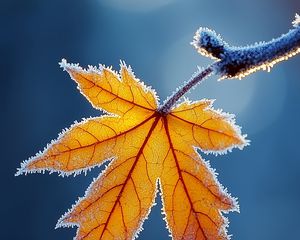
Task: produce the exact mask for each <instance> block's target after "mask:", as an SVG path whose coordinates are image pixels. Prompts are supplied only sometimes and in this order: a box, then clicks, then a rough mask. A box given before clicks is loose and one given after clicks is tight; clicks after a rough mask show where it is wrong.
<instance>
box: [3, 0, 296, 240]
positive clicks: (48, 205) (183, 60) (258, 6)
mask: <svg viewBox="0 0 300 240" xmlns="http://www.w3.org/2000/svg"><path fill="white" fill-rule="evenodd" d="M0 4H1V7H0V13H1V15H0V16H1V17H0V27H1V28H0V51H1V54H0V67H1V78H0V80H1V87H0V96H1V101H0V102H1V165H0V166H1V174H0V183H1V198H0V206H1V207H0V226H1V239H13V240H15V239H29V240H36V239H45V240H48V239H49V240H50V239H51V240H53V239H72V237H73V236H74V235H75V231H76V229H75V228H73V229H58V230H54V226H55V224H56V221H57V219H58V218H59V217H60V216H61V215H62V214H63V213H64V212H65V211H66V210H67V209H68V208H70V207H71V205H72V204H73V203H74V201H75V200H76V199H77V197H79V196H82V195H83V194H84V191H85V189H86V188H87V187H88V185H89V183H90V182H91V180H92V177H95V176H97V174H98V173H99V171H100V170H99V168H98V169H94V170H93V171H92V172H91V173H90V174H88V176H84V175H80V176H77V177H76V178H73V177H69V178H60V177H58V176H57V175H56V174H52V175H48V174H45V175H41V174H32V175H29V176H27V177H25V176H21V177H14V173H15V171H16V168H17V167H19V163H20V162H21V161H23V160H25V159H27V158H28V157H30V156H31V155H34V154H35V153H36V152H37V151H39V150H42V149H43V147H44V146H45V145H46V144H47V143H48V142H50V140H51V139H54V138H56V137H57V134H58V133H59V132H60V131H61V130H62V129H63V128H65V127H68V126H70V125H71V124H72V123H73V121H74V120H80V119H81V118H82V117H88V116H96V115H97V114H98V112H97V111H95V110H94V109H92V107H91V106H90V104H89V103H88V102H87V101H86V99H85V98H84V97H83V96H81V95H80V94H79V92H78V91H77V89H76V86H75V83H74V82H73V81H71V80H70V78H69V77H68V76H67V74H66V73H65V72H63V71H62V70H61V69H59V67H58V64H57V63H58V62H59V61H60V60H61V58H63V57H64V58H66V59H67V60H68V61H70V62H75V63H77V62H79V63H80V64H81V65H82V66H87V65H88V64H92V65H97V64H98V63H103V64H106V65H112V66H113V67H114V68H115V69H118V68H119V59H122V60H125V61H126V62H127V63H128V64H130V65H131V66H132V67H133V70H134V71H135V73H136V75H137V76H138V77H139V78H141V79H142V80H143V81H144V82H145V83H146V84H149V85H152V86H153V87H154V88H155V89H156V90H157V92H158V94H159V95H160V98H161V99H165V98H166V97H167V96H168V95H169V94H170V93H171V92H172V91H173V90H174V89H175V88H176V87H177V86H179V85H181V84H182V83H183V81H184V80H188V79H189V77H190V76H191V75H192V73H193V72H194V71H195V70H196V69H197V68H196V67H197V65H199V66H206V65H207V64H209V63H211V60H210V59H206V58H204V57H202V56H200V55H199V54H197V52H196V51H195V50H194V49H193V47H192V46H190V44H189V42H190V41H191V40H192V37H193V35H194V32H195V31H196V30H197V28H198V27H200V26H204V27H210V28H212V29H214V30H216V31H217V33H220V34H221V35H222V36H223V37H224V39H225V40H226V41H227V42H229V43H231V44H233V45H245V44H251V43H254V42H255V41H261V40H270V39H272V38H273V37H277V36H279V35H280V34H282V33H284V32H286V31H287V30H288V29H289V28H290V27H291V21H292V20H293V18H294V15H295V13H296V12H298V13H299V12H300V1H298V0H265V1H261V0H251V1H240V0H227V1H216V0H190V1H187V0H148V1H146V0H104V1H101V0H98V1H96V0H85V1H79V0H72V1H71V0H70V1H69V0H65V1H62V0H51V1H42V0H26V1H16V0H15V1H14V0H7V1H3V0H1V1H0ZM299 64H300V56H296V57H294V58H292V59H290V60H289V61H287V62H283V63H280V64H278V65H276V66H275V67H274V69H272V71H271V72H270V73H267V72H262V71H261V72H258V73H255V74H253V75H251V76H249V77H247V78H245V79H243V80H242V81H238V80H228V81H222V82H217V81H216V80H217V78H216V77H215V76H213V77H210V78H209V79H208V80H206V81H205V82H204V83H202V84H201V85H199V86H198V87H197V88H196V89H195V90H193V91H192V93H191V94H189V97H190V98H191V99H194V100H196V99H201V98H215V99H217V100H216V102H215V107H216V108H223V109H224V111H227V112H231V113H235V114H236V118H237V123H238V124H239V125H241V126H242V127H243V132H244V133H248V139H250V140H251V141H252V143H251V146H248V147H246V148H245V149H244V150H243V151H240V150H234V151H233V152H232V153H230V154H227V155H224V156H218V157H214V156H213V155H209V156H204V157H205V158H206V159H207V160H210V161H211V165H212V166H213V167H214V168H216V169H217V172H218V173H219V177H218V178H219V180H220V182H221V183H222V184H223V185H224V186H225V187H227V188H228V190H229V192H231V193H232V195H233V196H236V197H238V198H239V203H240V210H241V213H240V214H238V213H230V214H228V215H226V216H227V217H229V220H230V222H231V223H230V227H229V233H230V234H233V239H242V240H248V239H249V240H250V239H256V240H260V239H274V240H275V239H299V228H300V220H299V215H300V204H299V203H300V184H299V183H300V180H299V179H300V157H299V136H300V128H299V123H300V107H299V103H300V94H299V91H300V79H299V75H300V68H299V66H300V65H299ZM202 155H203V154H202ZM157 202H158V205H156V206H155V207H154V208H153V209H152V212H151V214H150V217H149V218H150V219H148V220H147V221H146V222H145V223H144V229H145V230H144V231H143V232H142V233H141V234H140V237H139V239H168V232H167V230H166V228H165V223H164V222H163V220H162V217H161V215H160V211H161V210H160V209H161V203H160V200H159V197H157Z"/></svg>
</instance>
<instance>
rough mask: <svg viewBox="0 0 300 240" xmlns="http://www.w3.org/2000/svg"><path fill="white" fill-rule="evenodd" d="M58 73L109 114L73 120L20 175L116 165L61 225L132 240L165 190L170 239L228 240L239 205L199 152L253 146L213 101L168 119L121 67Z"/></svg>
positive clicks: (179, 109) (183, 107) (187, 106)
mask: <svg viewBox="0 0 300 240" xmlns="http://www.w3.org/2000/svg"><path fill="white" fill-rule="evenodd" d="M61 66H62V67H63V68H64V69H65V70H66V71H67V72H68V73H69V74H70V76H71V77H72V79H73V80H74V81H75V82H77V84H78V88H79V89H80V91H81V93H82V94H83V95H84V96H85V97H86V98H87V99H88V100H89V101H90V102H91V104H92V105H93V106H94V107H95V108H97V109H102V110H105V111H106V112H108V114H106V115H104V116H101V117H95V118H89V119H85V120H83V121H82V122H80V123H75V124H74V125H73V126H71V128H70V129H69V130H66V131H64V132H63V133H61V134H60V136H59V138H58V139H57V140H55V141H53V142H52V143H51V144H50V145H49V146H48V147H47V148H46V149H45V150H44V151H43V152H42V153H39V154H37V155H36V156H35V157H32V158H31V159H29V160H28V161H25V162H24V163H22V164H21V167H20V169H19V171H18V172H17V175H20V174H23V173H25V174H26V173H31V172H40V171H45V170H48V171H50V172H53V171H55V172H58V173H59V174H61V175H69V174H79V173H80V172H81V171H86V170H88V169H90V168H92V167H94V166H100V165H102V164H103V163H104V162H105V161H110V163H109V165H108V167H107V168H106V170H105V171H103V172H102V173H101V174H100V175H99V177H98V178H97V179H95V180H94V182H93V183H92V184H91V185H90V187H89V188H88V190H87V191H86V194H85V196H84V197H83V198H81V199H80V200H79V201H78V202H77V203H76V204H75V205H74V206H73V207H72V209H71V210H70V211H69V212H67V213H66V214H65V215H64V216H62V218H61V219H60V220H59V222H58V224H57V226H58V227H60V226H72V225H76V226H78V231H77V234H76V237H75V239H84V240H88V239H89V240H94V239H104V240H109V239H133V238H135V237H136V236H137V234H138V232H139V230H140V229H141V227H142V223H143V221H144V220H145V218H147V216H148V214H149V212H150V209H151V207H152V205H153V204H154V199H155V196H156V194H157V192H158V191H159V190H160V191H161V193H162V200H163V210H164V213H165V215H166V218H165V219H166V222H167V226H168V229H169V231H170V233H171V235H172V238H173V239H176V240H177V239H228V235H227V233H226V226H227V221H226V218H225V217H223V216H222V211H225V212H227V211H233V210H238V205H237V202H236V201H235V199H234V198H232V197H230V195H229V194H227V193H226V191H225V190H224V189H223V188H222V187H221V185H220V184H219V183H218V181H217V179H216V177H215V174H214V172H213V171H212V170H211V169H210V167H209V165H208V163H207V162H205V161H204V160H203V159H202V158H201V157H200V155H199V154H198V152H197V149H200V150H202V151H204V152H212V153H225V152H226V151H227V150H231V149H232V148H234V147H239V148H243V147H244V146H245V145H246V144H247V141H246V140H245V139H244V137H245V136H242V135H241V133H240V129H239V128H238V127H237V126H236V125H235V124H234V122H233V118H232V116H230V115H228V114H224V113H222V112H221V111H216V110H213V109H212V107H211V105H212V101H210V100H201V101H198V102H187V101H185V102H183V103H181V104H179V105H178V106H176V107H175V108H174V109H173V110H172V111H171V112H170V113H169V114H167V115H163V114H161V113H160V112H159V110H158V101H157V97H156V95H155V92H154V91H153V90H151V89H150V88H148V87H146V86H144V85H143V83H141V82H139V81H138V80H137V79H136V77H135V76H134V74H133V73H132V71H131V69H130V68H128V67H126V65H125V64H124V63H122V64H121V70H120V73H119V74H117V73H115V72H114V71H112V70H111V69H110V68H106V67H103V66H100V68H99V69H96V68H94V67H89V69H88V70H84V69H82V68H80V67H79V66H78V65H74V64H68V63H66V61H65V60H63V61H62V63H61Z"/></svg>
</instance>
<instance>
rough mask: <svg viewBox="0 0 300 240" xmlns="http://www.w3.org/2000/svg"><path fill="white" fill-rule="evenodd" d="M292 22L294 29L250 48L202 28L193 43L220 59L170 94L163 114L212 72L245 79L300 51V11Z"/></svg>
mask: <svg viewBox="0 0 300 240" xmlns="http://www.w3.org/2000/svg"><path fill="white" fill-rule="evenodd" d="M292 24H293V28H292V29H290V30H289V31H288V32H287V33H286V34H283V35H281V36H280V37H278V38H276V39H273V40H271V41H269V42H260V43H255V44H254V45H251V46H246V47H234V46H230V45H229V44H228V43H226V42H225V41H224V40H223V39H222V37H221V36H220V35H218V34H216V33H215V31H213V30H210V29H208V28H199V29H198V31H197V32H196V35H195V36H194V41H193V42H192V45H193V46H194V47H195V48H196V49H197V51H198V52H199V53H200V54H201V55H203V56H206V57H210V58H212V59H214V60H216V61H215V62H214V63H213V64H212V65H210V66H208V67H207V68H206V69H204V70H203V71H201V72H199V73H197V74H195V75H194V76H193V77H192V78H191V79H190V80H189V81H188V82H187V83H186V84H185V85H183V86H182V87H181V88H179V89H178V90H177V91H176V92H175V93H174V94H173V95H172V96H170V97H169V98H168V99H167V100H166V101H165V103H164V104H163V105H162V106H161V107H160V108H159V110H158V111H159V112H160V113H161V114H167V113H169V112H170V110H171V108H172V107H173V106H174V105H175V103H176V102H177V101H178V100H179V99H180V98H181V97H182V96H183V95H184V94H185V93H187V92H188V91H189V90H190V89H191V88H192V87H194V86H195V85H197V84H198V83H199V82H201V81H202V80H204V79H205V78H206V77H207V76H209V75H211V74H212V73H213V74H216V75H219V76H220V79H230V78H238V79H241V78H243V77H245V76H247V75H249V74H251V73H253V72H256V71H257V70H260V69H262V70H267V71H268V72H269V71H270V69H271V68H272V67H273V66H274V65H275V64H276V63H278V62H280V61H283V60H287V59H289V58H290V57H292V56H295V55H296V54H298V53H300V16H299V15H298V14H296V17H295V20H294V21H293V22H292Z"/></svg>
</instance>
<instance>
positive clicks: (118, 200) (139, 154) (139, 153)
mask: <svg viewBox="0 0 300 240" xmlns="http://www.w3.org/2000/svg"><path fill="white" fill-rule="evenodd" d="M160 117H161V116H156V118H155V121H154V122H153V124H152V126H151V128H150V130H149V132H148V134H147V136H146V138H145V140H144V142H143V144H142V146H141V148H140V150H139V151H138V153H137V155H136V159H135V161H134V163H133V165H132V167H131V169H130V170H129V172H128V175H127V177H126V179H125V181H124V183H123V186H122V188H121V190H120V192H119V195H118V197H117V199H116V201H115V203H114V205H113V207H112V210H111V211H110V213H109V215H108V218H107V220H106V222H105V225H104V228H103V231H102V233H101V235H100V237H99V239H101V238H102V236H103V234H104V232H105V230H106V228H107V225H108V223H109V221H110V218H111V216H112V213H113V212H114V210H115V208H116V206H117V204H118V203H119V202H120V198H121V195H122V193H123V191H124V189H125V186H126V184H127V182H128V180H129V179H130V178H131V175H132V172H133V170H134V169H135V166H136V164H137V162H138V160H139V158H140V156H141V155H142V153H143V150H144V148H145V146H146V144H147V142H148V140H149V138H150V136H151V134H152V132H153V130H154V128H155V127H156V125H157V123H158V121H159V119H160ZM92 230H93V229H92ZM92 230H91V231H90V232H89V233H88V234H87V235H86V236H88V235H89V234H90V233H91V232H92Z"/></svg>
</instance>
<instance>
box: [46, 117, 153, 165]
mask: <svg viewBox="0 0 300 240" xmlns="http://www.w3.org/2000/svg"><path fill="white" fill-rule="evenodd" d="M155 115H156V113H154V114H152V115H151V116H150V117H148V118H146V119H145V120H143V121H142V122H140V123H139V124H137V125H135V126H134V127H132V128H130V129H128V130H126V131H124V132H121V133H119V134H116V135H114V136H112V137H109V138H106V139H103V140H102V141H97V142H95V143H91V144H88V145H85V146H80V147H77V148H72V149H67V150H65V151H61V152H59V153H57V154H51V155H49V156H47V157H45V158H46V159H47V158H50V157H55V156H57V155H60V154H62V153H66V152H71V151H74V150H77V149H82V148H87V147H91V146H93V145H98V144H101V143H103V142H106V141H109V140H112V139H115V138H118V137H120V136H122V135H124V134H126V133H129V132H131V131H133V130H135V129H137V128H138V127H140V126H142V125H144V124H145V123H146V122H148V121H149V120H150V119H152V118H153V117H155ZM100 124H102V123H100ZM102 125H104V124H102ZM105 126H106V125H105ZM76 127H77V126H75V128H76ZM59 144H60V143H59Z"/></svg>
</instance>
